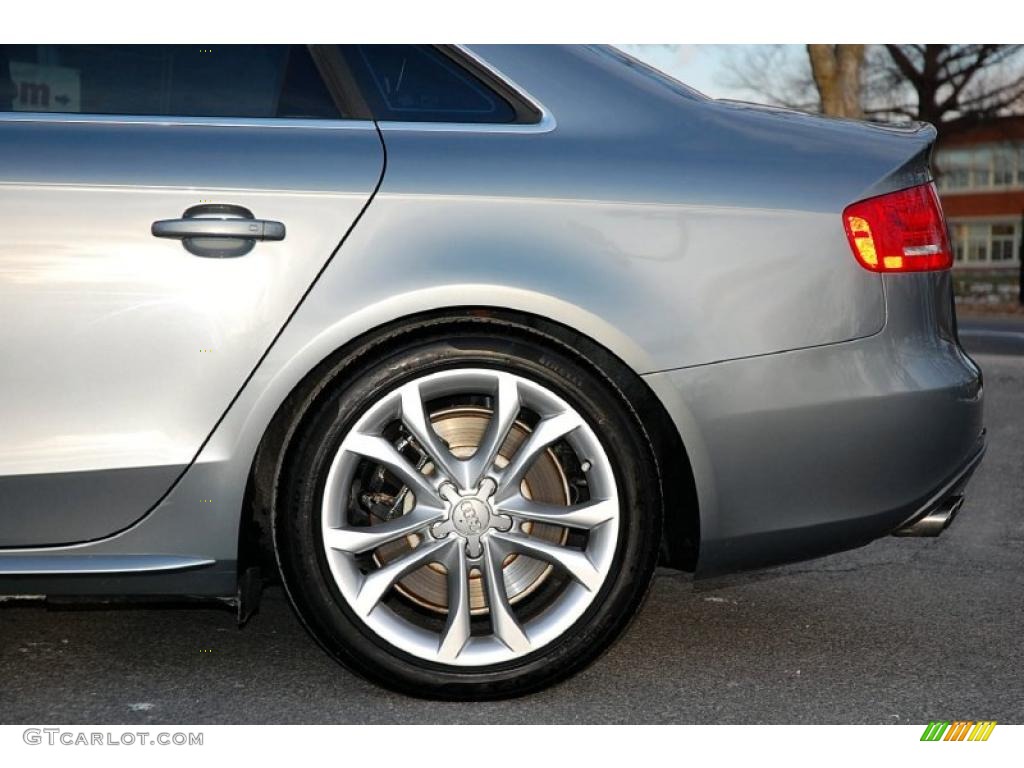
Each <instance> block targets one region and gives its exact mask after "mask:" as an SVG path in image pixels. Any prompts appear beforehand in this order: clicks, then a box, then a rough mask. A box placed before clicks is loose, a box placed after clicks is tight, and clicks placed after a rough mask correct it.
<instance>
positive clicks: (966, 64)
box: [722, 44, 1024, 134]
mask: <svg viewBox="0 0 1024 768" xmlns="http://www.w3.org/2000/svg"><path fill="white" fill-rule="evenodd" d="M743 48H744V49H746V50H732V51H730V52H729V53H728V54H727V56H726V63H725V67H724V74H723V77H722V81H723V83H724V84H727V85H730V86H732V87H733V88H741V89H743V90H746V91H747V92H749V93H751V95H752V97H753V98H757V99H761V100H765V101H768V102H769V103H773V104H779V105H782V106H787V107H794V108H797V109H808V110H814V111H822V112H825V113H826V114H842V115H848V116H856V115H857V109H856V107H855V106H853V105H852V103H851V99H852V90H851V89H852V88H854V87H856V86H853V85H852V83H853V82H854V80H855V78H854V76H853V75H848V76H847V77H846V80H845V82H844V83H843V85H841V86H839V85H838V84H837V87H835V88H833V84H835V81H836V80H837V79H838V77H839V75H840V73H841V72H842V71H844V67H845V68H846V71H855V70H858V69H859V75H858V77H859V99H858V101H859V106H860V108H861V109H862V114H863V115H864V116H866V117H867V118H868V119H873V120H896V121H900V120H926V121H928V122H930V123H934V124H935V125H937V126H939V127H940V128H941V129H942V130H943V132H944V133H947V134H948V133H951V132H955V131H957V130H960V129H962V128H966V127H969V126H970V125H974V124H976V123H978V122H979V121H982V120H985V119H988V118H991V117H994V116H998V115H1005V114H1020V113H1024V46H1021V45H987V44H977V45H871V46H866V47H862V46H842V45H820V46H819V45H808V46H807V47H806V54H805V55H804V56H802V57H800V56H796V55H794V52H793V50H792V48H790V49H788V50H784V47H783V46H743ZM841 48H847V49H851V48H861V51H860V52H859V53H857V52H856V51H847V52H846V53H845V56H844V57H843V61H844V62H845V63H844V64H842V65H841V64H840V59H841V56H840V50H839V49H841ZM858 62H859V63H858ZM843 93H845V99H846V101H845V103H844V100H843V98H840V97H839V95H837V94H843Z"/></svg>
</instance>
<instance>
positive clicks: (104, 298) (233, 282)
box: [0, 45, 383, 547]
mask: <svg viewBox="0 0 1024 768" xmlns="http://www.w3.org/2000/svg"><path fill="white" fill-rule="evenodd" d="M317 53H318V52H317V50H316V49H308V48H307V47H306V46H268V45H254V46H226V47H225V46H221V47H217V46H214V47H212V48H201V47H195V46H165V45H156V46H61V45H56V46H0V547H27V546H40V545H47V544H61V543H68V542H77V541H85V540H90V539H95V538H100V537H103V536H106V535H109V534H110V533H112V532H115V531H118V530H120V529H122V528H124V527H126V526H128V525H130V524H131V523H132V522H133V521H135V520H137V519H138V518H139V517H140V516H142V515H143V514H145V512H146V511H147V510H148V509H149V508H151V507H152V506H153V505H154V504H155V503H156V502H157V501H158V500H159V499H160V497H161V496H162V495H163V494H164V493H165V492H166V491H167V490H168V488H169V487H170V486H171V485H172V483H173V482H174V480H175V478H177V477H178V476H179V475H180V474H181V472H183V471H184V469H185V468H186V467H187V466H188V465H189V463H190V462H191V461H192V459H193V457H194V456H196V454H197V452H198V450H199V448H200V446H201V445H202V443H203V442H204V440H205V439H206V437H207V435H209V433H210V432H211V430H212V429H213V427H214V425H215V424H216V423H217V421H218V419H219V418H220V417H221V415H222V414H223V413H224V411H225V409H226V408H227V407H228V405H229V403H230V402H231V400H232V398H233V397H234V396H235V394H236V393H237V392H238V391H239V388H240V387H241V386H242V385H243V384H244V382H245V380H246V378H247V376H248V375H249V373H250V372H251V371H252V370H253V368H254V366H255V365H256V364H257V362H258V361H259V359H260V357H261V356H262V355H263V353H264V352H265V351H266V350H267V348H268V347H269V345H270V344H271V343H272V341H273V339H274V338H275V335H276V334H277V333H278V332H279V330H280V329H281V328H282V326H283V325H284V324H285V322H286V321H287V319H288V317H289V316H290V314H291V313H292V311H293V310H294V308H295V307H296V306H297V305H298V303H299V302H300V301H301V299H302V297H303V295H304V293H305V292H306V290H307V289H308V288H309V286H310V285H311V284H312V282H313V281H314V280H315V278H316V275H317V274H318V272H319V271H320V270H321V268H322V267H323V266H324V264H325V263H326V262H327V260H328V259H329V258H330V257H331V255H332V253H333V252H334V251H335V249H336V248H337V247H338V245H339V243H340V242H341V241H342V239H343V237H344V236H345V234H346V232H347V231H348V229H349V228H350V227H351V226H352V225H353V223H354V222H355V221H356V219H357V217H358V215H359V212H360V211H361V210H362V209H363V207H364V206H365V205H366V204H367V203H368V201H369V199H370V197H371V195H372V193H373V190H374V189H375V188H376V185H377V183H378V181H379V179H380V176H381V173H382V168H383V151H382V147H381V143H380V140H379V136H378V134H377V131H376V128H375V126H374V124H373V123H372V122H370V121H368V120H365V119H360V118H362V117H363V115H362V114H360V110H359V109H358V108H353V107H352V103H353V102H352V101H351V100H349V99H347V97H346V94H344V93H340V92H339V91H338V87H337V81H338V80H339V78H333V77H331V72H330V70H329V64H324V63H323V60H321V58H320V57H319V56H318V55H317ZM328 58H329V57H328ZM328 84H329V85H328Z"/></svg>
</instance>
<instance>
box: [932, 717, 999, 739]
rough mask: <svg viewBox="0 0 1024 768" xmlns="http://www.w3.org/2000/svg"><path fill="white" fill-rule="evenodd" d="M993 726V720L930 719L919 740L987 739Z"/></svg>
mask: <svg viewBox="0 0 1024 768" xmlns="http://www.w3.org/2000/svg"><path fill="white" fill-rule="evenodd" d="M995 727H996V721H995V720H979V721H978V722H974V721H973V720H955V721H953V722H952V723H951V722H949V720H932V721H931V722H930V723H928V726H927V727H926V728H925V729H924V733H922V734H921V741H988V737H989V736H991V735H992V731H993V730H994V729H995Z"/></svg>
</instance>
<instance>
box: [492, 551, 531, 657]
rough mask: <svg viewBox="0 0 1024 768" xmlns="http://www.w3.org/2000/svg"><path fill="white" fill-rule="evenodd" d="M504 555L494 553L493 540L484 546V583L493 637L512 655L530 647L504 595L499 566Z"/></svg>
mask: <svg viewBox="0 0 1024 768" xmlns="http://www.w3.org/2000/svg"><path fill="white" fill-rule="evenodd" d="M503 560H504V555H502V554H501V553H499V552H497V551H496V547H495V546H494V540H493V539H492V538H488V540H487V542H486V543H485V544H484V581H485V582H486V586H487V608H488V611H489V613H490V616H491V628H492V629H493V630H494V634H495V636H497V638H498V639H499V640H501V642H503V643H504V644H505V646H506V647H507V648H508V649H509V650H510V651H512V652H513V653H525V652H526V651H528V650H530V648H531V647H532V646H531V645H530V639H529V638H528V637H527V636H526V633H525V632H524V631H523V627H522V625H520V623H519V619H517V618H516V616H515V614H514V613H512V607H511V606H510V605H509V602H508V595H507V594H506V593H505V576H504V574H503V572H502V568H501V564H502V561H503Z"/></svg>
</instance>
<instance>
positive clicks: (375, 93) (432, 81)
mask: <svg viewBox="0 0 1024 768" xmlns="http://www.w3.org/2000/svg"><path fill="white" fill-rule="evenodd" d="M342 48H343V49H344V53H345V57H346V60H347V61H348V64H349V66H350V67H351V68H352V71H353V74H354V76H355V78H356V80H357V81H358V83H359V85H360V87H361V89H362V91H363V95H364V97H365V99H366V101H367V103H368V105H369V107H370V110H371V111H372V113H373V115H374V117H376V118H377V119H378V120H401V121H415V122H448V123H451V122H455V123H512V122H516V111H515V109H514V108H513V107H512V105H511V104H510V103H509V102H508V101H507V100H506V99H504V98H503V97H502V96H500V95H499V94H498V93H496V92H495V91H494V90H492V89H491V88H489V87H488V86H487V85H486V84H484V83H483V82H482V81H481V80H480V79H479V78H477V77H475V76H474V75H473V74H471V73H470V72H468V71H466V70H465V69H464V68H463V67H461V66H460V65H459V64H458V63H457V62H455V61H453V60H452V59H451V58H449V57H448V56H446V55H445V54H444V53H442V52H441V51H439V50H437V48H436V47H434V46H431V45H345V46H342Z"/></svg>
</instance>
